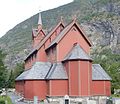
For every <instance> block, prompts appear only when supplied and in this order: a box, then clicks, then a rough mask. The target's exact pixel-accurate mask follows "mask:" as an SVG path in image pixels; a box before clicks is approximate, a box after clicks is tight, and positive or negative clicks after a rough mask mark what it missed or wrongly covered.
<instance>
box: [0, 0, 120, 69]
mask: <svg viewBox="0 0 120 104" xmlns="http://www.w3.org/2000/svg"><path fill="white" fill-rule="evenodd" d="M75 15H76V17H77V21H78V23H79V24H80V25H81V27H82V28H83V30H84V31H85V33H86V35H88V36H89V38H90V39H91V41H92V43H93V48H92V52H93V53H95V52H97V53H99V52H100V51H102V50H103V49H106V48H107V49H111V50H112V52H113V53H116V54H119V53H120V0H74V1H73V2H71V3H69V4H67V5H63V6H60V7H58V8H55V9H51V10H48V11H43V12H42V20H43V28H44V29H45V30H46V31H47V32H49V31H50V30H51V29H52V28H53V27H54V26H55V25H56V24H57V22H58V21H59V20H60V18H61V16H62V17H63V20H64V22H65V23H69V22H70V21H71V20H72V18H73V17H74V16H75ZM37 20H38V14H36V15H34V16H32V17H30V18H29V19H27V20H25V21H23V22H22V23H20V24H18V25H16V26H15V27H14V28H13V29H11V30H9V31H8V32H7V33H6V34H5V35H4V36H3V37H2V38H0V47H1V48H2V49H4V51H5V52H6V53H7V57H6V59H5V63H6V65H7V66H8V67H9V68H13V67H14V66H15V64H16V63H19V62H21V61H23V60H24V58H25V56H26V55H27V54H28V53H29V52H30V50H31V42H32V36H31V31H32V28H34V27H36V26H37Z"/></svg>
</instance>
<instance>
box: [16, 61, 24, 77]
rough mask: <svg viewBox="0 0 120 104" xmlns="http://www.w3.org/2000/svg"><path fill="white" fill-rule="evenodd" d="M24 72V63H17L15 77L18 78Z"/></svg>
mask: <svg viewBox="0 0 120 104" xmlns="http://www.w3.org/2000/svg"><path fill="white" fill-rule="evenodd" d="M23 71H24V64H23V63H17V65H16V67H15V69H14V77H15V78H16V77H18V76H19V75H20V74H21V73H22V72H23Z"/></svg>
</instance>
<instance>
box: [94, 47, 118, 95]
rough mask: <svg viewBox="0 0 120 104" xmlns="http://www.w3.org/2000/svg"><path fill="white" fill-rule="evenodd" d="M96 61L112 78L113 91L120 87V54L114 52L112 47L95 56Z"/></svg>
mask: <svg viewBox="0 0 120 104" xmlns="http://www.w3.org/2000/svg"><path fill="white" fill-rule="evenodd" d="M94 63H99V64H101V66H102V67H103V68H104V69H105V70H106V71H107V73H108V74H109V75H110V76H111V78H112V81H111V82H112V88H111V90H112V93H114V89H120V55H119V54H114V53H112V52H111V50H110V49H105V50H103V51H101V52H100V53H98V54H96V56H95V57H94Z"/></svg>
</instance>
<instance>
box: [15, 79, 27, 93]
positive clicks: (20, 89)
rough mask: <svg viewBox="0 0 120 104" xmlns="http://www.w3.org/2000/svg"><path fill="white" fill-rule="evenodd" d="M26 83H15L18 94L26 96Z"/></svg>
mask: <svg viewBox="0 0 120 104" xmlns="http://www.w3.org/2000/svg"><path fill="white" fill-rule="evenodd" d="M24 83H25V82H24V81H16V82H15V89H16V92H17V93H19V94H21V95H23V94H24V90H25V89H24Z"/></svg>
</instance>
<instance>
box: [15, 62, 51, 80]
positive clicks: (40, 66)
mask: <svg viewBox="0 0 120 104" xmlns="http://www.w3.org/2000/svg"><path fill="white" fill-rule="evenodd" d="M50 67H51V63H49V62H36V63H35V64H34V65H33V66H32V68H31V69H30V70H27V71H25V72H23V73H22V74H21V75H20V76H18V77H17V78H16V80H28V79H45V76H46V75H47V73H48V71H49V69H50Z"/></svg>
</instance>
